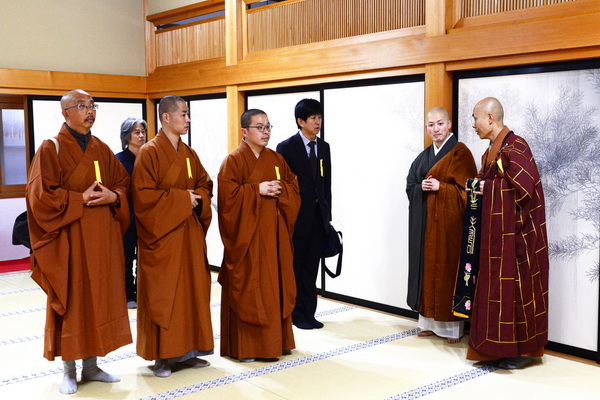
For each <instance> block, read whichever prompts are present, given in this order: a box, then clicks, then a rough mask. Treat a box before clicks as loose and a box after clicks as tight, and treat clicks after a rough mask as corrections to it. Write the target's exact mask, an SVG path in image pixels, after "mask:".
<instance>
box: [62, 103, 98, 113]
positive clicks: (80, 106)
mask: <svg viewBox="0 0 600 400" xmlns="http://www.w3.org/2000/svg"><path fill="white" fill-rule="evenodd" d="M69 108H77V109H78V110H79V111H83V110H86V109H90V110H92V111H96V110H97V109H98V104H83V103H79V104H75V105H74V106H71V107H67V108H65V110H68V109H69Z"/></svg>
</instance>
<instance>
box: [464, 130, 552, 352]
mask: <svg viewBox="0 0 600 400" xmlns="http://www.w3.org/2000/svg"><path fill="white" fill-rule="evenodd" d="M496 141H500V142H499V143H501V147H500V148H499V150H498V151H497V154H496V155H495V156H494V154H491V155H490V157H488V153H489V152H490V150H488V151H486V153H485V154H484V156H483V163H482V165H483V167H482V171H481V174H480V175H481V179H483V180H484V181H485V184H484V194H483V208H482V227H481V246H480V256H479V259H480V266H479V276H478V279H477V286H476V288H475V294H474V300H473V313H472V316H471V332H470V339H469V354H468V355H467V358H469V359H476V360H481V359H495V358H502V357H516V356H519V355H536V356H538V355H541V354H540V353H542V352H543V346H544V345H546V343H547V342H548V269H549V262H548V246H547V245H548V240H547V234H546V214H545V206H544V193H543V190H542V182H541V180H540V176H539V173H538V170H537V166H536V164H535V160H534V159H533V155H532V153H531V150H530V148H529V145H528V144H527V143H526V142H525V140H524V139H523V138H521V137H519V136H517V135H515V134H514V133H512V132H509V130H508V128H507V127H504V129H503V130H502V131H501V132H500V134H499V135H498V138H497V139H496ZM495 144H496V143H495ZM494 147H498V146H497V144H496V146H494ZM492 152H496V150H495V149H492ZM488 158H489V161H486V160H488ZM473 350H474V351H473ZM542 354H543V353H542Z"/></svg>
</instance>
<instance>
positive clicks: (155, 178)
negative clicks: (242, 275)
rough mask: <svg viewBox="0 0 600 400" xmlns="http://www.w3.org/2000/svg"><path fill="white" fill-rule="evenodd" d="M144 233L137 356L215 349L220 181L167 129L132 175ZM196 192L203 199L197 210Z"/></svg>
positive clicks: (140, 242)
mask: <svg viewBox="0 0 600 400" xmlns="http://www.w3.org/2000/svg"><path fill="white" fill-rule="evenodd" d="M132 183H133V189H132V191H133V202H134V209H135V216H136V222H137V225H136V226H137V231H138V269H137V271H138V325H137V327H138V332H137V354H138V355H139V356H141V357H143V358H144V359H146V360H155V359H157V358H174V357H180V356H183V355H185V354H186V353H188V352H189V351H192V350H198V351H199V352H200V353H204V354H206V353H211V352H212V351H213V348H214V339H213V332H212V323H211V319H210V286H211V276H210V267H209V264H208V260H207V258H206V239H205V238H206V232H207V230H208V227H209V225H210V221H211V218H212V212H211V209H210V199H211V197H212V181H211V179H210V177H209V176H208V174H207V173H206V171H205V170H204V167H203V166H202V164H201V163H200V159H199V158H198V155H197V154H196V152H195V151H194V150H193V149H192V148H190V147H189V146H188V145H186V144H185V143H183V142H182V141H181V140H180V141H179V145H178V151H175V148H174V147H173V145H172V144H171V142H170V141H169V139H168V138H167V136H166V135H165V133H164V132H162V131H160V132H159V133H158V135H157V136H156V137H155V138H154V139H153V140H151V141H150V142H148V143H147V144H146V145H144V146H143V147H142V148H141V149H140V152H139V153H138V156H137V158H136V161H135V166H134V168H133V175H132ZM188 189H191V190H193V191H194V192H195V193H197V194H199V195H201V196H202V206H201V210H197V214H196V212H195V211H194V210H192V206H191V201H190V193H189V192H188Z"/></svg>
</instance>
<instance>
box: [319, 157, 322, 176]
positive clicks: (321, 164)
mask: <svg viewBox="0 0 600 400" xmlns="http://www.w3.org/2000/svg"><path fill="white" fill-rule="evenodd" d="M319 161H321V177H323V159H322V158H321V159H320V160H319Z"/></svg>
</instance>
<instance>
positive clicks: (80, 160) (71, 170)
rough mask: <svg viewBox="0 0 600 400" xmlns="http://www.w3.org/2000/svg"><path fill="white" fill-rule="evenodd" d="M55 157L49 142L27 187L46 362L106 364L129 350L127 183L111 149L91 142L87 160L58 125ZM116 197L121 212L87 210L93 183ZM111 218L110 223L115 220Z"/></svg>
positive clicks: (93, 139) (105, 208)
mask: <svg viewBox="0 0 600 400" xmlns="http://www.w3.org/2000/svg"><path fill="white" fill-rule="evenodd" d="M57 138H58V142H59V153H58V154H57V152H56V146H55V144H54V143H53V142H52V141H50V140H46V141H44V142H43V143H42V145H41V146H40V148H39V149H38V151H37V153H36V155H35V157H34V158H33V161H32V163H31V167H30V169H29V178H28V183H27V190H26V191H27V194H26V202H27V216H28V221H29V231H30V235H31V244H32V249H33V255H32V265H33V267H32V269H33V273H32V278H33V279H34V280H35V281H36V282H37V283H38V284H39V285H40V286H41V287H42V289H44V291H45V292H46V294H47V295H48V300H47V309H46V328H45V331H44V357H46V358H47V359H48V360H54V358H55V357H56V356H61V357H62V359H63V360H65V361H66V360H78V359H82V358H84V357H90V356H104V355H106V354H107V353H109V352H111V351H113V350H116V349H118V348H119V347H121V346H124V345H126V344H129V343H131V341H132V340H131V330H130V328H129V317H128V313H127V305H126V304H127V299H126V298H125V292H124V291H123V288H124V287H125V286H124V285H125V279H124V275H123V268H124V263H125V260H124V258H123V243H122V234H123V233H124V232H125V230H126V229H127V225H128V224H129V206H128V204H127V191H128V188H129V175H128V174H127V171H125V169H124V168H123V166H122V165H121V163H120V162H119V161H118V160H117V159H116V157H115V156H114V154H113V152H112V151H111V150H110V148H109V147H108V146H107V145H106V144H104V143H103V142H102V141H101V140H99V139H98V138H96V137H93V136H92V137H91V138H90V140H89V142H88V145H87V147H86V150H85V153H84V152H82V151H81V147H79V144H78V143H77V141H76V140H75V138H74V137H73V135H71V133H70V132H69V131H68V130H67V128H66V126H65V125H63V127H62V128H61V130H60V132H59V134H58V137H57ZM94 161H97V162H98V165H99V169H100V177H101V178H102V184H103V185H104V186H106V187H107V188H108V189H110V190H113V191H115V192H116V193H117V194H118V195H119V199H120V207H119V208H116V207H113V206H109V205H102V206H94V207H87V206H85V205H84V204H83V192H84V191H85V190H86V189H87V188H88V187H90V185H92V183H94V181H95V180H96V172H95V166H94ZM113 214H114V215H113Z"/></svg>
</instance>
